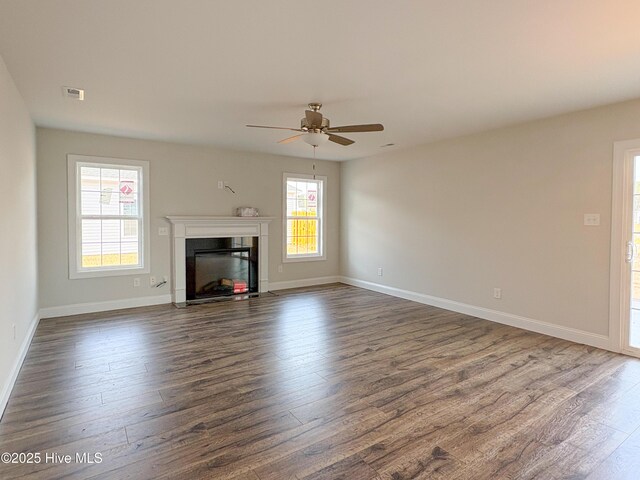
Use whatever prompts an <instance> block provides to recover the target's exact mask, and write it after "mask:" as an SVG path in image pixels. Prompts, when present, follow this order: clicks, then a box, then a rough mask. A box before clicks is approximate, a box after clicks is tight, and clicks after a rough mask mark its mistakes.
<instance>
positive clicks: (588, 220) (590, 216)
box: [584, 213, 600, 227]
mask: <svg viewBox="0 0 640 480" xmlns="http://www.w3.org/2000/svg"><path fill="white" fill-rule="evenodd" d="M584 224H585V225H588V226H590V227H597V226H598V225H600V214H599V213H585V214H584Z"/></svg>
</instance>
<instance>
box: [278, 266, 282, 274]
mask: <svg viewBox="0 0 640 480" xmlns="http://www.w3.org/2000/svg"><path fill="white" fill-rule="evenodd" d="M278 273H282V265H278Z"/></svg>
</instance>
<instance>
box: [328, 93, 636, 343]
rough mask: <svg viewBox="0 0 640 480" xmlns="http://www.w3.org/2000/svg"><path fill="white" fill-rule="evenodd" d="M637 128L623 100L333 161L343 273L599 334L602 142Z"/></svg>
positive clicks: (606, 159) (603, 292) (604, 182)
mask: <svg viewBox="0 0 640 480" xmlns="http://www.w3.org/2000/svg"><path fill="white" fill-rule="evenodd" d="M639 137H640V101H633V102H626V103H622V104H616V105H612V106H607V107H603V108H597V109H592V110H588V111H583V112H578V113H573V114H568V115H562V116H558V117H554V118H550V119H545V120H541V121H536V122H531V123H526V124H523V125H518V126H514V127H510V128H503V129H499V130H494V131H490V132H486V133H482V134H478V135H473V136H467V137H463V138H457V139H453V140H449V141H443V142H439V143H434V144H430V145H426V146H422V147H420V148H412V149H407V150H399V151H396V152H389V153H386V154H384V155H379V156H376V157H371V158H368V159H362V160H356V161H350V162H347V163H344V164H343V165H342V175H341V182H342V197H341V198H342V225H341V230H342V237H341V238H342V240H341V255H342V259H341V271H342V274H343V275H345V276H348V277H352V278H356V279H359V280H364V281H369V282H374V283H378V284H383V285H386V286H392V287H396V288H399V289H404V290H409V291H412V292H418V293H421V294H426V295H431V296H435V297H439V298H444V299H449V300H454V301H457V302H461V303H464V304H468V305H472V306H476V307H484V308H488V309H492V310H497V311H501V312H506V313H509V314H513V315H519V316H523V317H527V318H530V319H534V320H537V321H541V322H548V323H551V324H554V325H559V326H563V327H569V328H575V329H579V330H583V331H586V332H590V333H593V334H600V335H607V334H608V316H609V310H608V309H609V303H608V300H609V247H610V222H611V183H612V177H611V176H612V152H613V142H614V141H618V140H625V139H631V138H639ZM585 213H599V214H600V216H601V225H600V226H599V227H587V226H584V225H583V214H585ZM378 266H382V267H383V276H382V277H379V276H377V267H378ZM494 287H500V288H502V294H503V298H502V299H501V300H496V299H494V298H493V288H494Z"/></svg>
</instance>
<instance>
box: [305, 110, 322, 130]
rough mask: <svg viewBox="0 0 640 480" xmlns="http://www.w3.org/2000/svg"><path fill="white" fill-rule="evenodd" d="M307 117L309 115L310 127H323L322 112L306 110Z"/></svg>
mask: <svg viewBox="0 0 640 480" xmlns="http://www.w3.org/2000/svg"><path fill="white" fill-rule="evenodd" d="M304 115H305V117H307V123H308V124H309V128H311V127H315V128H321V127H322V114H321V113H320V112H314V111H313V110H305V111H304Z"/></svg>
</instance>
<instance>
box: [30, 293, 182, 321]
mask: <svg viewBox="0 0 640 480" xmlns="http://www.w3.org/2000/svg"><path fill="white" fill-rule="evenodd" d="M165 303H171V294H165V295H153V296H149V297H137V298H127V299H122V300H109V301H106V302H92V303H76V304H73V305H60V306H58V307H46V308H41V309H40V318H53V317H66V316H68V315H80V314H82V313H95V312H108V311H109V310H121V309H123V308H134V307H148V306H150V305H162V304H165Z"/></svg>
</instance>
